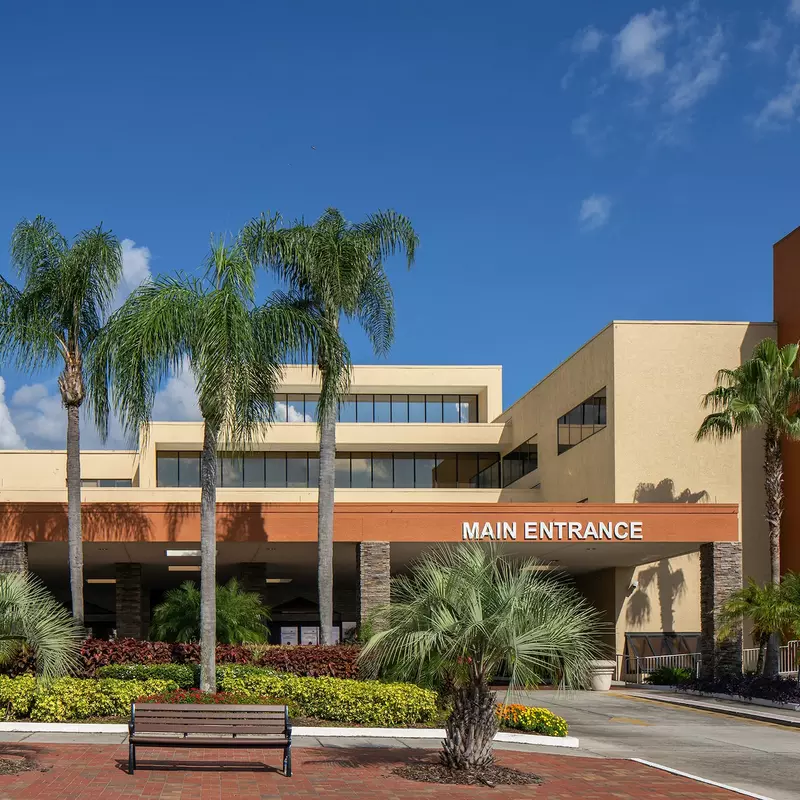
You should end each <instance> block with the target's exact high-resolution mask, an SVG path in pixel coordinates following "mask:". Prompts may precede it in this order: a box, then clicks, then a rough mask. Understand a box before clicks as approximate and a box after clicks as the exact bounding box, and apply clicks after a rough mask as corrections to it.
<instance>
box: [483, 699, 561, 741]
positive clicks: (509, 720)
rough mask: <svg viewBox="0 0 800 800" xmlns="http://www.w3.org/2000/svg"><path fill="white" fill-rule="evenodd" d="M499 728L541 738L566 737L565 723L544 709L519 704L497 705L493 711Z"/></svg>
mask: <svg viewBox="0 0 800 800" xmlns="http://www.w3.org/2000/svg"><path fill="white" fill-rule="evenodd" d="M495 713H496V714H497V722H498V724H499V725H500V727H501V728H514V729H516V730H520V731H527V732H528V733H538V734H540V735H541V736H566V735H567V731H568V730H569V728H568V727H567V721H566V720H565V719H564V718H563V717H559V716H558V715H557V714H554V713H553V712H552V711H550V710H548V709H546V708H534V707H532V706H523V705H520V704H519V703H511V704H509V705H504V704H503V703H500V704H498V706H497V707H496V709H495Z"/></svg>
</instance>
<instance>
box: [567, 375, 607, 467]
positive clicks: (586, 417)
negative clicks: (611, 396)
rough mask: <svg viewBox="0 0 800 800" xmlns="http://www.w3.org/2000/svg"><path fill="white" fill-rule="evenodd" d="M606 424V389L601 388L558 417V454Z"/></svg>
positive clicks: (601, 428)
mask: <svg viewBox="0 0 800 800" xmlns="http://www.w3.org/2000/svg"><path fill="white" fill-rule="evenodd" d="M606 424H607V410H606V390H605V388H603V389H601V390H600V391H599V392H597V393H596V394H594V395H592V396H591V397H590V398H588V399H587V400H584V401H583V402H582V403H581V404H580V405H577V406H575V408H573V409H571V410H570V411H568V412H567V413H566V414H564V416H563V417H559V418H558V454H559V455H561V453H566V452H567V450H569V449H570V448H572V447H574V446H575V445H576V444H580V443H581V442H582V441H583V440H584V439H588V438H589V437H590V436H592V435H593V434H595V433H597V432H598V431H601V430H603V428H605V426H606Z"/></svg>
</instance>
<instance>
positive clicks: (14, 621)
mask: <svg viewBox="0 0 800 800" xmlns="http://www.w3.org/2000/svg"><path fill="white" fill-rule="evenodd" d="M83 635H84V633H83V625H82V624H81V623H80V622H79V621H78V620H76V619H75V618H74V617H73V616H71V615H70V613H69V612H68V611H67V609H66V608H64V606H62V605H61V603H59V602H58V601H57V600H56V599H55V597H53V595H52V594H50V592H48V591H47V589H45V587H44V585H43V584H42V583H41V582H40V581H39V579H38V578H36V577H35V576H33V575H31V574H30V573H28V572H14V573H8V574H5V575H0V664H8V663H9V662H11V661H13V660H14V658H15V657H16V656H17V655H18V654H19V653H20V651H21V650H23V649H25V648H27V649H29V650H32V651H33V656H34V659H35V661H36V672H37V674H38V676H39V677H40V678H41V679H42V680H43V681H45V682H46V681H49V680H52V679H53V678H58V677H61V676H62V675H68V674H69V673H71V672H74V671H75V669H76V668H77V667H78V655H79V653H80V647H81V641H82V639H83Z"/></svg>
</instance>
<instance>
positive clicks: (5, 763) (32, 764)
mask: <svg viewBox="0 0 800 800" xmlns="http://www.w3.org/2000/svg"><path fill="white" fill-rule="evenodd" d="M48 769H49V767H42V765H41V764H39V763H38V762H37V761H35V760H34V759H32V758H26V757H24V756H22V757H19V758H13V757H12V758H7V757H4V756H0V775H19V773H20V772H47V770H48Z"/></svg>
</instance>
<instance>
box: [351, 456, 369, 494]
mask: <svg viewBox="0 0 800 800" xmlns="http://www.w3.org/2000/svg"><path fill="white" fill-rule="evenodd" d="M371 461H372V459H371V458H370V456H369V454H366V455H364V454H362V453H353V454H352V456H351V458H350V485H351V486H352V487H353V489H370V488H371V487H372V463H371Z"/></svg>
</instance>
